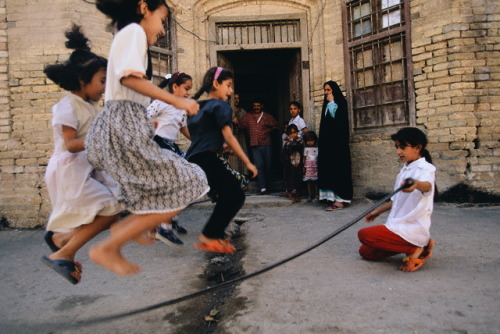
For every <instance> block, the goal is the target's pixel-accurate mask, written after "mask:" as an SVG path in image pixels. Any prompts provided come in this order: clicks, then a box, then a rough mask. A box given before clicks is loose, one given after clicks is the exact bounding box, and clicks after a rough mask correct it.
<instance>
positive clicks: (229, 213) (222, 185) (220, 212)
mask: <svg viewBox="0 0 500 334" xmlns="http://www.w3.org/2000/svg"><path fill="white" fill-rule="evenodd" d="M233 78H234V75H233V72H231V71H229V70H226V69H223V68H222V67H213V68H211V69H209V70H208V71H207V73H206V74H205V76H204V78H203V84H202V87H201V88H200V90H199V91H198V92H197V93H196V94H195V95H194V98H195V99H198V98H199V97H200V96H201V95H202V94H203V93H208V99H207V100H203V101H201V102H200V112H199V113H198V114H196V115H193V116H190V117H189V118H188V128H189V133H190V134H191V140H192V141H191V146H190V147H189V149H188V151H187V158H188V160H189V161H191V162H194V163H196V164H198V165H199V166H200V167H201V168H202V169H203V170H204V171H205V173H206V175H207V179H208V184H209V185H210V191H211V192H213V193H215V195H216V200H215V202H216V204H215V207H214V210H213V212H212V215H211V216H210V218H209V219H208V221H207V223H206V224H205V227H204V228H203V231H202V234H201V235H200V237H199V240H200V242H199V243H196V244H195V246H196V247H197V248H198V249H201V250H204V251H209V252H216V253H234V251H235V248H234V246H233V245H231V243H229V241H228V240H227V238H226V233H225V229H226V227H227V226H228V225H229V223H230V222H231V219H233V217H234V216H235V215H236V213H238V211H239V210H240V208H241V207H242V206H243V203H244V202H245V193H244V192H243V190H242V189H241V185H240V182H239V181H238V180H237V179H236V177H235V176H234V175H233V173H232V172H231V171H230V170H229V169H227V168H226V166H225V165H224V162H223V161H222V160H221V159H219V157H218V154H219V153H221V152H222V151H223V146H224V143H227V146H228V147H229V149H231V150H232V151H233V154H235V155H236V156H237V157H238V158H240V159H241V160H242V162H243V163H244V164H245V166H246V168H247V169H248V170H249V171H250V172H251V173H252V177H255V176H257V168H256V167H255V166H254V165H253V164H252V163H251V162H250V160H249V159H248V157H247V156H246V154H245V152H243V149H242V148H241V146H240V144H239V143H238V140H237V139H236V137H235V136H234V135H233V132H232V130H231V115H232V110H231V106H230V105H229V103H228V102H227V101H228V98H229V96H230V95H231V94H232V93H233Z"/></svg>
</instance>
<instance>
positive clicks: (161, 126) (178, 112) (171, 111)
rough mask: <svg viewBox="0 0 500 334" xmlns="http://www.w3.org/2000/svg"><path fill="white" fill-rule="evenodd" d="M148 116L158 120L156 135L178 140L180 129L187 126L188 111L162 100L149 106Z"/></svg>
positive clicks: (155, 101)
mask: <svg viewBox="0 0 500 334" xmlns="http://www.w3.org/2000/svg"><path fill="white" fill-rule="evenodd" d="M148 117H149V118H150V119H152V120H155V121H157V122H158V127H157V128H156V130H155V135H157V136H160V137H162V138H165V139H169V140H176V139H177V137H178V136H179V132H180V129H181V128H183V127H185V126H186V117H187V116H186V111H185V110H182V109H177V108H175V107H174V106H173V105H171V104H168V103H165V102H163V101H160V100H154V101H153V103H151V104H150V105H149V106H148Z"/></svg>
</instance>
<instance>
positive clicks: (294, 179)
mask: <svg viewBox="0 0 500 334" xmlns="http://www.w3.org/2000/svg"><path fill="white" fill-rule="evenodd" d="M286 134H287V136H288V139H287V140H286V141H285V144H284V145H283V168H284V169H285V173H284V175H285V176H286V177H285V187H286V189H285V193H287V194H288V198H289V199H290V200H291V201H292V203H298V202H300V195H301V189H302V172H303V167H304V161H303V157H304V141H303V140H302V138H301V137H299V128H297V125H295V124H290V125H288V126H287V128H286Z"/></svg>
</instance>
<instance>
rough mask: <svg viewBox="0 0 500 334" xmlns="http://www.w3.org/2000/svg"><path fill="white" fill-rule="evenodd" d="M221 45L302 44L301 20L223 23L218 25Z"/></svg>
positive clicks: (218, 36)
mask: <svg viewBox="0 0 500 334" xmlns="http://www.w3.org/2000/svg"><path fill="white" fill-rule="evenodd" d="M216 31H217V43H218V44H219V45H241V44H268V43H292V42H300V41H301V38H300V20H277V21H254V22H221V23H217V24H216Z"/></svg>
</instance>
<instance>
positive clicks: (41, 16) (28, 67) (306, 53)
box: [0, 0, 500, 227]
mask: <svg viewBox="0 0 500 334" xmlns="http://www.w3.org/2000/svg"><path fill="white" fill-rule="evenodd" d="M91 2H92V1H90V0H52V1H48V0H40V1H14V0H0V169H1V175H0V216H1V217H2V219H3V221H4V222H5V221H8V222H9V223H10V225H11V226H14V227H34V226H40V225H44V224H45V221H46V218H47V216H48V214H49V212H50V203H49V200H48V196H47V192H46V189H45V184H44V178H43V175H44V171H45V166H46V164H47V161H48V158H49V157H50V154H51V152H52V130H51V126H50V119H51V110H50V108H51V106H52V105H53V104H54V103H55V102H56V101H57V100H58V99H59V98H60V96H61V90H60V89H58V87H56V86H55V85H53V84H52V83H51V82H50V81H49V80H47V79H46V78H45V76H44V74H43V67H44V66H45V65H46V64H51V63H55V62H56V61H62V60H64V59H66V57H67V56H68V54H69V50H67V49H65V48H64V35H63V32H64V31H65V30H66V29H68V28H69V27H70V25H71V23H72V22H74V23H78V24H80V25H82V26H83V28H84V31H85V33H86V34H87V36H88V37H89V38H90V39H91V41H92V45H93V50H94V51H95V52H96V53H99V54H101V55H104V56H106V55H107V52H108V49H109V45H110V42H111V39H112V35H111V33H109V32H107V31H106V30H105V26H106V23H107V20H106V19H105V18H104V17H103V16H102V15H101V14H100V13H99V12H98V11H97V10H96V9H95V6H94V5H93V4H92V3H91ZM167 2H168V4H169V6H171V9H172V13H171V18H170V24H169V27H170V28H169V32H168V35H167V36H166V38H165V39H164V40H162V41H161V42H160V43H159V45H158V46H156V47H154V48H152V51H153V54H154V64H155V74H156V75H158V76H160V75H163V74H165V73H166V72H172V71H175V70H182V71H184V72H187V73H189V74H191V75H192V76H193V77H194V78H195V87H194V88H195V89H197V87H198V86H199V82H200V80H201V77H202V76H203V74H204V72H205V71H206V69H208V68H209V67H211V66H215V65H217V64H218V65H222V66H226V67H229V68H231V69H233V70H234V71H235V74H236V82H235V87H236V90H237V91H238V92H239V93H240V94H241V95H242V98H243V102H244V103H245V102H246V103H248V102H250V101H251V100H252V99H254V98H257V97H258V98H261V99H264V101H265V106H266V109H267V111H268V112H270V113H272V114H273V115H274V116H275V117H276V118H277V119H279V120H280V122H283V121H285V120H288V118H289V115H288V108H287V107H288V103H289V102H290V101H291V100H299V101H302V103H303V105H304V118H305V120H306V122H307V123H308V127H309V128H310V129H312V130H317V129H318V127H319V110H320V107H321V102H322V88H323V83H324V82H325V81H327V80H335V81H337V82H338V83H339V84H340V85H341V88H342V89H343V90H344V91H345V94H346V96H347V98H348V101H349V103H350V120H351V137H352V139H351V150H352V160H353V176H354V184H355V197H358V198H359V197H363V196H364V195H365V194H366V193H367V192H369V191H374V190H375V191H389V190H390V189H391V187H392V184H393V180H394V177H395V174H396V173H397V171H398V170H399V168H400V166H399V164H398V163H397V159H396V157H395V154H394V148H393V144H392V142H391V141H390V140H389V138H390V134H392V133H394V132H395V130H396V129H397V128H399V127H401V126H405V125H411V126H418V127H420V128H421V129H423V130H424V131H425V132H426V133H427V135H428V138H429V141H430V144H429V149H430V151H431V154H432V156H433V159H434V162H435V164H436V166H437V167H438V175H437V177H438V181H437V184H438V187H439V188H440V189H441V190H444V189H447V188H449V187H451V186H453V185H455V184H458V183H466V184H469V185H471V186H474V187H477V188H481V189H484V190H486V191H489V192H493V193H497V194H498V193H499V189H500V187H499V185H500V181H499V179H500V178H499V166H500V144H499V139H500V130H499V128H500V57H499V51H500V33H499V31H500V3H499V2H498V1H495V0H454V1H447V0H411V1H410V0H363V1H361V0H355V1H345V0H303V1H295V0H281V1H272V0H260V1H259V0H257V1H254V0H252V1H241V0H240V1H237V0H198V1H195V0H187V1H169V0H167ZM332 145H335V143H332Z"/></svg>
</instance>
